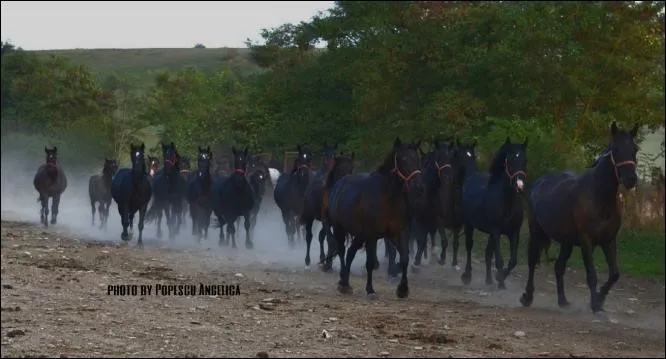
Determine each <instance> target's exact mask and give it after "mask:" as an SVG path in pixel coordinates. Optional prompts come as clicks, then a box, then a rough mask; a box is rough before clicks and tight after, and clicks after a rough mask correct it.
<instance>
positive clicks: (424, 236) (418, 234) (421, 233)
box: [409, 223, 428, 273]
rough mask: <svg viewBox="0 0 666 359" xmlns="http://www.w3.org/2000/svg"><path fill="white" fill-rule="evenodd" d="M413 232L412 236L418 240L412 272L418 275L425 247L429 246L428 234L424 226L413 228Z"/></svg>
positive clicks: (419, 225)
mask: <svg viewBox="0 0 666 359" xmlns="http://www.w3.org/2000/svg"><path fill="white" fill-rule="evenodd" d="M412 228H413V231H410V232H411V233H409V234H410V235H412V236H413V238H415V239H416V254H415V255H414V263H413V264H412V272H413V273H418V272H419V269H420V268H419V266H420V265H421V256H423V251H424V250H425V247H427V246H428V243H427V241H428V233H427V232H426V231H425V229H424V228H423V225H422V224H420V223H419V224H418V225H415V226H412Z"/></svg>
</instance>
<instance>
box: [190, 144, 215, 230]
mask: <svg viewBox="0 0 666 359" xmlns="http://www.w3.org/2000/svg"><path fill="white" fill-rule="evenodd" d="M212 159H213V153H212V152H211V150H210V146H209V147H208V148H201V147H199V155H198V156H197V171H196V172H195V173H194V176H193V177H190V178H189V181H188V191H187V202H188V204H189V207H190V216H191V217H192V235H193V236H196V237H197V240H199V242H200V241H201V237H203V238H208V227H210V215H211V213H212V212H213V204H212V187H213V175H212V174H211V172H210V165H211V161H212Z"/></svg>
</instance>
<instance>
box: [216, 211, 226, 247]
mask: <svg viewBox="0 0 666 359" xmlns="http://www.w3.org/2000/svg"><path fill="white" fill-rule="evenodd" d="M215 216H216V217H217V221H218V223H219V224H220V241H219V242H218V244H219V245H220V246H223V245H225V244H226V241H225V239H224V218H223V217H222V215H221V214H219V213H215Z"/></svg>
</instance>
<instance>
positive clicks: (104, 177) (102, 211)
mask: <svg viewBox="0 0 666 359" xmlns="http://www.w3.org/2000/svg"><path fill="white" fill-rule="evenodd" d="M117 171H118V164H117V163H116V160H114V159H111V160H110V159H108V158H105V159H104V168H102V174H101V175H92V176H90V180H89V181H88V195H89V196H90V209H91V211H92V225H93V226H94V225H95V204H97V203H98V202H99V222H100V227H99V228H100V229H101V228H104V229H106V222H107V220H108V219H109V207H110V206H111V201H112V200H113V198H111V180H112V179H113V175H114V174H116V172H117Z"/></svg>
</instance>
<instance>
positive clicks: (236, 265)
mask: <svg viewBox="0 0 666 359" xmlns="http://www.w3.org/2000/svg"><path fill="white" fill-rule="evenodd" d="M118 242H119V240H118V241H115V242H110V241H104V242H100V241H94V240H91V238H83V237H81V236H75V235H72V234H69V235H68V234H67V233H64V232H63V231H62V230H60V231H59V230H57V229H49V230H44V229H42V228H39V227H36V226H35V225H34V224H29V223H25V222H16V221H5V220H3V222H2V251H1V255H2V356H3V357H6V356H7V357H8V356H28V355H29V356H39V355H42V356H90V355H95V356H148V357H157V356H181V357H182V356H185V357H213V356H218V357H219V356H228V357H240V356H256V355H259V356H264V355H267V356H269V357H305V356H315V357H318V356H334V357H345V356H362V357H377V356H415V357H441V356H448V357H480V356H515V357H519V356H525V355H528V356H543V357H556V356H558V357H562V356H572V357H581V356H596V357H611V356H615V357H627V356H629V357H664V287H663V285H662V284H659V283H648V282H645V281H639V280H635V279H631V278H627V277H626V276H625V277H622V278H621V279H620V282H619V284H618V285H617V289H616V290H614V291H613V292H612V293H611V295H610V296H609V298H608V301H607V304H606V310H607V313H604V314H602V315H593V314H591V313H590V312H589V310H588V306H587V303H588V299H587V295H586V293H587V290H586V288H585V285H584V281H583V278H582V276H581V275H580V273H574V272H573V271H569V273H567V275H568V276H567V282H566V283H567V284H566V285H567V289H568V294H569V299H570V301H571V302H572V303H573V304H574V308H573V309H570V310H567V311H563V310H560V309H558V308H557V306H556V305H555V296H554V295H553V290H554V284H553V279H552V276H551V275H550V274H551V273H552V269H550V268H549V269H547V270H546V269H544V270H542V271H541V272H540V273H539V276H540V279H539V280H538V285H537V296H536V299H535V303H534V307H533V308H521V307H520V305H519V304H518V297H519V295H520V293H521V292H522V288H523V285H524V277H523V275H524V269H523V268H520V269H519V270H518V274H517V275H516V276H514V277H512V278H511V279H510V280H508V281H507V286H508V288H509V289H507V290H506V291H501V292H500V291H495V290H493V289H490V288H487V287H486V286H485V285H483V284H481V281H482V278H483V275H481V272H480V271H479V270H480V269H481V265H478V264H476V268H475V270H476V272H475V278H474V281H473V283H472V285H471V286H469V287H464V286H462V285H461V284H460V279H459V274H458V273H456V272H455V271H454V270H453V269H451V268H449V267H448V266H446V267H440V266H437V265H430V266H425V267H424V268H423V269H422V271H421V272H420V273H418V274H412V275H411V277H410V279H411V281H410V296H409V298H408V299H406V300H400V299H398V298H396V296H395V285H394V284H391V283H389V282H388V281H387V277H386V274H385V271H384V269H385V268H384V267H382V269H380V272H379V274H378V275H377V276H376V277H377V281H376V283H377V284H376V287H375V289H376V290H377V292H378V296H379V299H378V300H376V301H368V300H367V299H365V297H364V291H363V288H364V283H365V279H364V275H363V274H362V272H361V271H360V270H358V268H359V267H360V264H359V267H356V269H357V270H355V271H354V272H353V273H352V278H351V280H352V286H353V287H354V289H355V292H354V294H353V295H351V296H342V295H340V294H338V292H337V291H336V282H337V273H335V274H332V273H321V272H319V271H318V270H311V271H306V270H305V269H304V268H303V266H302V265H300V266H298V265H278V264H276V263H271V262H270V255H271V254H270V251H269V250H268V251H264V252H262V251H261V250H256V252H257V254H255V258H254V259H251V260H247V258H246V257H247V256H248V255H251V254H248V253H247V252H248V251H247V250H246V249H245V248H244V246H242V243H241V245H240V246H239V249H237V250H235V251H233V250H231V249H227V248H224V249H219V248H216V247H215V246H212V247H213V248H211V249H207V248H205V246H204V248H201V249H179V248H164V247H165V246H164V245H162V244H161V242H157V241H148V242H147V243H146V248H145V249H143V250H139V249H137V248H135V247H134V246H135V243H134V242H132V243H130V244H129V246H127V245H120V244H119V243H118ZM317 248H318V247H317V246H314V249H315V250H316V249H317ZM302 252H303V250H302V249H300V248H299V249H298V250H297V251H296V250H294V251H293V256H294V257H296V258H298V259H299V260H300V261H302V257H303V253H302ZM241 254H242V255H241ZM243 256H245V257H243ZM262 256H263V258H262ZM240 257H243V258H245V259H244V260H243V262H242V263H241V262H239V260H237V259H236V258H240ZM315 257H317V255H315ZM357 258H358V257H357ZM357 261H358V262H362V261H364V256H360V258H358V259H357ZM294 263H296V262H294ZM545 272H547V273H545ZM602 275H603V274H602ZM602 278H604V279H605V276H604V277H602ZM199 283H203V284H206V285H215V284H227V285H229V284H231V285H238V287H239V289H240V294H239V295H235V296H224V295H218V296H215V295H193V296H174V295H172V296H162V295H154V293H153V295H149V296H148V295H147V296H141V295H137V296H113V295H108V294H107V288H108V285H110V284H111V285H121V284H130V285H131V284H136V285H153V287H155V286H156V285H157V284H164V285H167V284H188V285H189V284H193V285H197V286H198V285H199ZM324 330H325V331H326V332H325V333H324Z"/></svg>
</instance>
